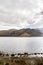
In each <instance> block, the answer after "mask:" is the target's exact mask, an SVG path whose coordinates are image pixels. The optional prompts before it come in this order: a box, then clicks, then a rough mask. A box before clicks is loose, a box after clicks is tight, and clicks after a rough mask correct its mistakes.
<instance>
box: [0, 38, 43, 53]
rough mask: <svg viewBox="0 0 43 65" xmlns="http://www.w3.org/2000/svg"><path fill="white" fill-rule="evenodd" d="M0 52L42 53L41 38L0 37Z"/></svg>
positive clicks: (42, 42)
mask: <svg viewBox="0 0 43 65" xmlns="http://www.w3.org/2000/svg"><path fill="white" fill-rule="evenodd" d="M0 51H5V52H9V53H20V52H21V53H23V52H28V53H35V52H43V37H0Z"/></svg>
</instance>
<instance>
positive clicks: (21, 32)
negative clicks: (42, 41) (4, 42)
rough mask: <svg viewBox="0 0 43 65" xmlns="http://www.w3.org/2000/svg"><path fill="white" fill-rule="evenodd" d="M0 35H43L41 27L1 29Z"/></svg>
mask: <svg viewBox="0 0 43 65" xmlns="http://www.w3.org/2000/svg"><path fill="white" fill-rule="evenodd" d="M1 36H5V37H6V36H8V37H39V36H43V33H42V29H30V28H27V29H20V30H16V29H10V30H2V31H0V37H1Z"/></svg>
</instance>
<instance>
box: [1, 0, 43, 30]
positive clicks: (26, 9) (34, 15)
mask: <svg viewBox="0 0 43 65" xmlns="http://www.w3.org/2000/svg"><path fill="white" fill-rule="evenodd" d="M42 11H43V0H0V30H3V29H11V28H15V29H21V28H43V15H42V13H41V12H42Z"/></svg>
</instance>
